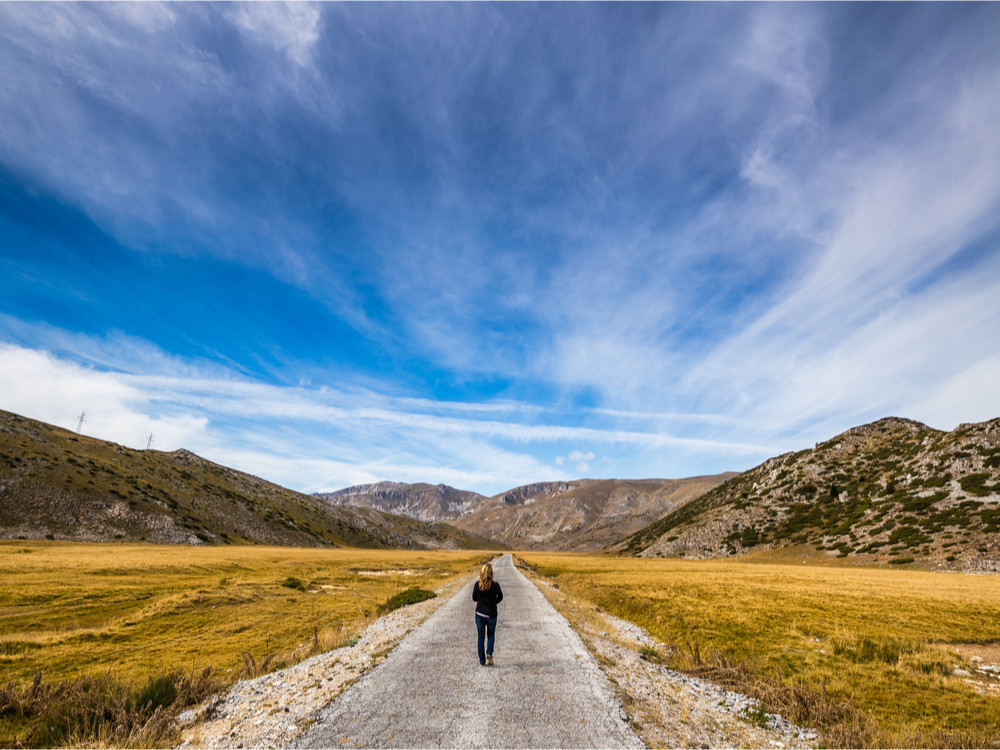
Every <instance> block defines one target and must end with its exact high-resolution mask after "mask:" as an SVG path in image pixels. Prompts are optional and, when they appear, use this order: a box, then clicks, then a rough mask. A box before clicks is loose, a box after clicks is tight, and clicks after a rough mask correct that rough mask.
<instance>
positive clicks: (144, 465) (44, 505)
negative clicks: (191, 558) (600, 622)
mask: <svg viewBox="0 0 1000 750" xmlns="http://www.w3.org/2000/svg"><path fill="white" fill-rule="evenodd" d="M0 538H8V539H10V538H24V539H40V538H48V539H68V540H78V541H112V540H122V541H147V542H157V543H164V544H213V543H220V544H247V543H252V544H271V545H280V546H308V547H314V546H359V547H418V548H419V547H442V546H445V547H463V548H470V547H471V548H483V547H484V546H485V547H489V546H492V545H491V544H490V543H489V542H488V541H487V540H484V539H479V538H473V537H471V536H470V535H468V534H466V533H463V532H460V531H458V530H456V529H454V528H452V527H450V526H447V525H445V524H426V523H421V522H419V521H416V520H413V519H408V518H402V517H398V516H392V515H389V514H385V513H380V512H378V511H375V510H371V509H365V508H347V507H337V506H331V505H329V504H327V503H324V502H322V501H320V500H317V499H316V498H313V497H310V496H308V495H304V494H301V493H298V492H293V491H292V490H288V489H285V488H283V487H279V486H278V485H275V484H272V483H270V482H267V481H265V480H263V479H260V478H258V477H254V476H251V475H249V474H244V473H242V472H239V471H235V470H234V469H229V468H226V467H224V466H219V465H218V464H214V463H212V462H211V461H207V460H205V459H204V458H201V457H199V456H196V455H195V454H193V453H191V452H189V451H186V450H178V451H173V452H171V453H165V452H162V451H155V450H132V449H130V448H125V447H123V446H121V445H117V444H115V443H109V442H106V441H103V440H97V439H94V438H89V437H85V436H83V435H76V434H74V433H72V432H69V431H68V430H64V429H61V428H58V427H53V426H52V425H48V424H45V423H43V422H38V421H35V420H32V419H28V418H25V417H21V416H18V415H16V414H11V413H9V412H5V411H0Z"/></svg>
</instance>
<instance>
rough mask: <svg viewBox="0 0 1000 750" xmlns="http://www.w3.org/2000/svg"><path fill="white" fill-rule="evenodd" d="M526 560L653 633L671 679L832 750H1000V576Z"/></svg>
mask: <svg viewBox="0 0 1000 750" xmlns="http://www.w3.org/2000/svg"><path fill="white" fill-rule="evenodd" d="M520 554H521V556H522V557H523V558H524V561H525V562H526V563H527V566H528V567H529V568H531V569H533V570H535V571H537V573H538V574H539V575H541V576H545V577H547V578H549V579H550V580H552V581H553V582H554V583H555V585H557V586H558V588H559V590H560V591H562V592H563V593H566V594H568V595H570V596H571V597H573V598H575V599H576V600H578V601H582V602H586V603H588V604H589V605H592V606H598V607H600V608H601V609H603V610H605V611H607V612H609V613H611V614H613V615H615V616H617V617H620V618H622V619H625V620H628V621H630V622H633V623H635V624H637V625H640V626H642V627H643V628H646V629H647V630H648V631H649V632H650V633H651V634H652V635H653V636H655V637H656V638H657V639H659V640H660V641H662V642H664V643H665V644H667V645H668V647H669V648H668V649H667V654H665V658H666V661H667V663H668V664H669V665H670V666H672V667H674V668H677V669H681V670H683V671H686V672H689V673H694V674H698V675H701V676H703V677H705V678H706V679H709V680H711V681H714V682H719V683H722V684H724V685H726V686H727V687H731V688H733V689H737V690H739V691H741V692H744V693H747V694H749V695H752V696H754V697H757V698H759V699H761V700H762V702H763V705H764V709H765V710H766V711H768V712H772V713H781V714H782V715H784V716H785V717H786V718H789V719H791V720H793V721H795V722H796V723H798V724H800V725H802V726H809V727H814V728H816V729H818V730H819V731H820V732H821V740H822V742H823V743H824V744H825V745H826V746H833V747H859V746H860V747H984V748H989V747H997V746H998V745H997V744H996V742H997V740H998V738H1000V685H998V684H997V680H996V679H994V678H990V676H989V673H988V671H987V670H982V669H977V667H978V666H981V665H986V664H989V663H992V664H997V663H998V662H1000V646H998V644H1000V579H998V578H997V577H996V576H983V575H965V574H954V573H931V572H923V571H916V570H906V569H901V568H885V569H876V568H861V567H839V566H837V565H834V564H830V563H827V564H825V565H818V564H811V563H810V564H806V565H803V564H801V562H799V563H798V564H775V563H764V562H754V561H752V560H748V559H746V558H744V559H743V560H740V561H736V560H732V559H730V560H712V561H688V560H676V559H650V558H614V557H596V556H580V555H568V554H554V553H534V552H531V553H528V552H524V553H520ZM980 659H982V661H980ZM956 669H957V670H960V671H956ZM963 672H964V673H965V674H963Z"/></svg>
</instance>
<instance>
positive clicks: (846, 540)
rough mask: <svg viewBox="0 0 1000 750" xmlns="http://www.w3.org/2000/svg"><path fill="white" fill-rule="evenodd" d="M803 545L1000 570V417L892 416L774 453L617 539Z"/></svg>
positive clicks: (656, 547) (651, 549) (705, 547)
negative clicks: (948, 427)
mask: <svg viewBox="0 0 1000 750" xmlns="http://www.w3.org/2000/svg"><path fill="white" fill-rule="evenodd" d="M793 546H800V547H801V548H802V549H803V550H805V551H810V550H811V551H813V552H819V553H825V554H826V555H828V556H830V557H833V556H836V557H838V558H853V559H859V560H863V561H866V562H871V563H875V564H893V565H906V564H910V563H913V562H919V563H920V564H923V565H927V566H930V567H935V568H939V569H949V570H968V571H1000V419H993V420H989V421H987V422H980V423H964V424H962V425H959V426H958V427H956V428H955V429H954V430H952V431H951V432H944V431H942V430H936V429H933V428H931V427H928V426H927V425H924V424H922V423H920V422H917V421H915V420H912V419H905V418H901V417H885V418H883V419H879V420H876V421H875V422H871V423H869V424H866V425H859V426H857V427H852V428H850V429H848V430H845V431H843V432H841V433H840V434H838V435H836V436H834V437H832V438H830V439H829V440H826V441H823V442H821V443H817V444H816V446H815V448H812V449H806V450H802V451H797V452H789V453H785V454H782V455H780V456H775V457H773V458H770V459H768V460H767V461H765V462H763V463H762V464H760V465H759V466H757V467H754V468H753V469H750V470H749V471H746V472H743V473H742V474H739V475H737V476H736V477H733V478H732V479H730V480H729V481H727V482H726V483H725V484H722V485H720V486H719V487H716V488H714V489H712V490H710V491H709V492H707V493H706V494H704V495H702V496H701V497H699V498H697V499H696V500H695V501H693V502H691V503H689V504H688V505H686V506H685V507H683V508H680V509H678V510H676V511H673V512H671V513H668V514H667V515H666V516H664V517H663V518H661V519H659V520H658V521H655V522H654V523H652V524H650V525H649V526H647V527H646V528H644V529H642V530H640V531H638V532H636V533H635V534H633V535H631V536H630V537H627V538H625V539H623V540H622V541H620V542H619V543H617V544H614V545H611V547H610V550H611V551H615V552H619V553H624V554H633V555H642V556H662V557H693V558H709V557H726V556H732V555H739V554H744V553H746V552H748V551H750V550H773V549H780V548H784V547H793Z"/></svg>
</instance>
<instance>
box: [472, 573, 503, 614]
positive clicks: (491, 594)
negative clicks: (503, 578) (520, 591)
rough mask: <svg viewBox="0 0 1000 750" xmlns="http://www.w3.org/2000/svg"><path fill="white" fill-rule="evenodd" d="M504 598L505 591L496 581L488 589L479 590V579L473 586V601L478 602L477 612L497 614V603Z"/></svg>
mask: <svg viewBox="0 0 1000 750" xmlns="http://www.w3.org/2000/svg"><path fill="white" fill-rule="evenodd" d="M502 600H503V591H501V590H500V584H499V583H497V582H496V581H493V583H492V584H491V585H490V587H489V588H488V589H486V591H480V590H479V581H476V582H475V584H474V585H473V586H472V601H474V602H475V603H476V614H477V615H485V616H486V617H496V616H497V603H498V602H500V601H502Z"/></svg>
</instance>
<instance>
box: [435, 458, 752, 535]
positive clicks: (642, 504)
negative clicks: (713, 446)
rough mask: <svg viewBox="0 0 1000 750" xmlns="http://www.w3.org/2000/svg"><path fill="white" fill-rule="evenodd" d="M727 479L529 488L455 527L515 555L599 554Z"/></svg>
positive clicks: (553, 484) (550, 484) (724, 476)
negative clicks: (544, 552)
mask: <svg viewBox="0 0 1000 750" xmlns="http://www.w3.org/2000/svg"><path fill="white" fill-rule="evenodd" d="M731 476H733V475H732V474H719V475H716V476H708V477H692V478H689V479H635V480H626V479H580V480H576V481H572V482H545V483H540V484H529V485H524V486H522V487H517V488H515V489H512V490H509V491H507V492H504V493H501V494H499V495H495V496H493V497H491V498H489V499H488V500H487V501H485V502H484V503H483V504H482V505H481V506H480V507H479V508H478V509H477V510H475V511H473V512H472V513H470V514H468V515H465V516H462V517H461V518H459V519H458V520H456V521H454V524H455V525H456V526H458V527H459V528H461V529H464V530H465V531H468V532H470V533H474V534H480V535H482V536H488V537H492V538H494V539H496V540H498V541H501V542H503V543H504V544H505V545H507V546H509V547H511V548H513V549H552V550H573V551H580V552H584V551H593V550H599V549H602V548H604V547H606V546H607V545H609V544H611V543H613V542H616V541H618V540H620V539H621V538H622V537H624V536H626V535H628V534H630V533H632V532H634V531H637V530H639V529H641V528H643V527H644V526H646V525H647V524H648V523H650V522H651V521H653V520H655V519H658V518H660V517H662V516H663V515H664V514H666V513H669V512H670V511H673V510H675V509H677V508H681V507H683V506H684V505H685V504H686V503H688V502H689V501H691V500H693V499H694V498H696V497H698V496H699V495H701V494H703V493H704V492H706V491H708V490H710V489H712V488H713V487H715V486H717V485H719V484H721V483H722V482H723V481H725V480H726V479H728V478H729V477H731Z"/></svg>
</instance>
